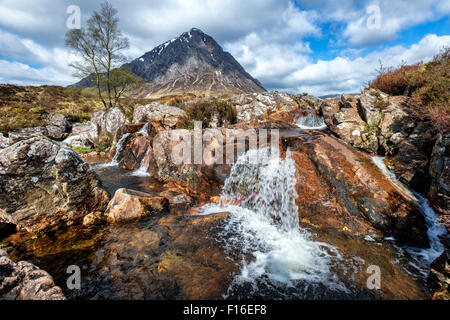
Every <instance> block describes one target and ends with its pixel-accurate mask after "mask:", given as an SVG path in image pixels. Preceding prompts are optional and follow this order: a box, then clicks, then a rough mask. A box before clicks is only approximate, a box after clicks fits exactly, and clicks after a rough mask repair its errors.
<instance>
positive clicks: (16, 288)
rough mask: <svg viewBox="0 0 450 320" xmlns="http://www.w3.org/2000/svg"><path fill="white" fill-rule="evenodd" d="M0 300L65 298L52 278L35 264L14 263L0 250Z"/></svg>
mask: <svg viewBox="0 0 450 320" xmlns="http://www.w3.org/2000/svg"><path fill="white" fill-rule="evenodd" d="M0 300H66V297H65V296H64V294H63V293H62V290H61V288H59V287H57V286H55V283H54V282H53V278H52V277H51V276H50V275H49V274H48V273H47V272H45V271H44V270H41V269H39V268H38V267H36V266H35V265H33V264H31V263H29V262H25V261H20V262H18V263H14V262H13V261H11V259H9V258H8V255H7V254H6V251H4V250H0Z"/></svg>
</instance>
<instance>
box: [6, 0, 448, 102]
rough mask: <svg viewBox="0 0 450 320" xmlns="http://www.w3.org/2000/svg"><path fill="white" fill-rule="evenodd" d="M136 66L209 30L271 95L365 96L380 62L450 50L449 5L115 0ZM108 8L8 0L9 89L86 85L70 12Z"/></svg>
mask: <svg viewBox="0 0 450 320" xmlns="http://www.w3.org/2000/svg"><path fill="white" fill-rule="evenodd" d="M110 2H111V3H112V5H113V6H114V7H116V8H117V9H118V10H119V16H120V25H121V29H122V31H123V33H124V34H125V35H126V36H127V37H128V38H129V39H130V44H131V46H130V49H128V50H127V52H126V55H127V57H128V58H129V59H130V60H132V59H135V58H137V57H139V56H141V55H142V54H144V53H145V52H147V51H150V50H151V49H152V48H153V47H155V46H157V45H158V44H160V43H162V42H164V41H166V40H168V39H171V38H173V37H176V36H178V35H180V34H181V33H183V32H184V31H188V30H189V29H190V28H192V27H197V28H200V29H202V30H203V31H204V32H205V33H207V34H209V35H211V36H212V37H214V38H215V39H216V40H217V41H218V42H219V44H220V45H221V46H222V47H223V48H224V49H225V50H226V51H229V52H230V53H231V54H232V55H233V56H234V57H235V58H236V59H237V60H238V61H239V62H240V63H241V64H242V65H243V66H244V68H245V69H246V70H247V71H248V72H249V73H250V74H251V75H252V76H254V77H256V78H257V79H259V80H260V81H261V82H262V83H263V85H264V86H265V87H266V88H267V89H272V90H280V91H288V92H308V93H311V94H315V95H325V94H333V93H340V92H358V91H359V90H360V89H361V88H362V87H363V86H364V84H365V83H366V82H367V81H368V80H370V79H371V78H373V77H374V75H375V70H376V69H377V67H378V66H379V61H381V62H382V63H383V64H384V65H385V66H391V65H392V66H397V65H399V64H400V63H401V62H402V61H406V62H407V63H415V62H417V61H427V60H430V59H431V58H432V57H433V56H434V55H435V54H436V53H438V52H439V51H440V50H441V49H442V48H443V47H444V46H450V0H421V1H417V0H367V1H351V0H340V1H334V0H316V1H313V0H296V1H294V0H198V1H196V0H164V1H161V0H155V1H153V0H133V1H129V0H128V1H125V0H111V1H110ZM99 3H100V1H92V0H84V1H83V0H39V1H35V0H0V83H15V84H22V85H41V84H57V85H68V84H70V83H73V82H75V81H77V79H76V78H73V77H72V75H71V74H72V71H71V69H70V68H69V67H68V63H69V62H70V61H71V60H72V59H73V58H74V57H73V56H72V55H71V53H70V52H69V51H68V50H67V49H66V48H65V47H64V36H65V33H66V31H67V23H66V22H67V19H68V18H69V16H70V15H69V14H67V8H68V7H69V6H70V5H77V6H79V8H80V10H81V23H82V25H84V23H85V22H86V20H87V19H88V18H89V16H90V15H91V13H92V12H93V10H97V9H98V8H99Z"/></svg>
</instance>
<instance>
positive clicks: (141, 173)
mask: <svg viewBox="0 0 450 320" xmlns="http://www.w3.org/2000/svg"><path fill="white" fill-rule="evenodd" d="M151 152H152V147H151V145H149V146H148V148H147V151H146V152H145V155H144V158H142V160H141V164H140V166H139V168H138V169H137V170H135V171H133V172H132V173H131V175H132V176H135V177H150V176H151V175H150V173H148V168H149V167H150V153H151Z"/></svg>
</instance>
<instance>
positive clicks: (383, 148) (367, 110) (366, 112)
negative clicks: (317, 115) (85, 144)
mask: <svg viewBox="0 0 450 320" xmlns="http://www.w3.org/2000/svg"><path fill="white" fill-rule="evenodd" d="M414 103H415V102H414V101H413V100H412V99H411V98H409V97H405V96H395V97H391V96H388V95H386V94H384V93H383V92H381V91H379V90H375V89H366V90H363V92H362V93H361V95H359V96H358V97H352V96H348V95H342V96H341V100H340V101H339V102H336V101H335V100H334V99H326V100H325V101H324V102H323V103H322V105H321V112H322V114H323V116H324V119H325V122H326V123H327V125H328V127H329V128H330V130H331V131H332V132H333V133H335V134H336V135H337V136H338V137H339V138H341V139H343V140H344V141H346V142H348V143H350V144H351V145H352V146H354V147H356V148H359V149H362V150H365V151H367V152H369V153H372V154H378V155H385V156H390V168H391V169H393V170H394V172H395V173H396V174H397V175H398V176H400V178H401V179H402V180H403V182H405V183H407V184H408V185H409V186H410V187H411V188H412V189H414V190H416V191H419V192H423V193H426V192H427V190H428V187H429V181H430V176H429V172H428V171H429V164H430V155H431V152H432V148H433V146H434V144H435V141H436V137H437V134H438V132H439V130H438V128H437V127H436V125H435V124H434V123H433V122H432V121H431V120H430V119H428V118H427V116H426V115H425V114H424V113H422V112H421V111H420V109H419V108H416V107H415V106H414Z"/></svg>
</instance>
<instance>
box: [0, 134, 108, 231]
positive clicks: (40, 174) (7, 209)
mask: <svg viewBox="0 0 450 320" xmlns="http://www.w3.org/2000/svg"><path fill="white" fill-rule="evenodd" d="M108 200H109V196H108V194H107V192H106V191H105V190H103V189H102V187H101V183H100V181H99V180H98V179H97V177H96V175H95V173H94V172H93V171H91V170H90V169H89V166H88V165H87V164H86V163H85V162H84V161H83V160H81V158H80V157H79V156H78V155H77V154H76V153H75V152H74V151H73V150H71V149H69V148H67V147H64V146H62V145H60V144H58V143H56V142H55V141H52V140H50V139H48V138H45V137H42V136H41V137H33V138H30V139H28V140H22V141H20V142H18V143H16V144H13V145H11V146H10V147H8V148H5V149H2V150H0V222H7V223H12V224H15V225H17V227H18V229H20V230H26V231H29V232H39V231H42V230H46V229H53V228H58V227H60V226H63V225H69V224H72V223H73V222H74V221H77V220H79V219H82V218H83V217H84V216H85V215H87V214H88V213H90V212H94V211H101V210H102V209H103V208H104V207H105V206H106V205H107V203H108Z"/></svg>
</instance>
